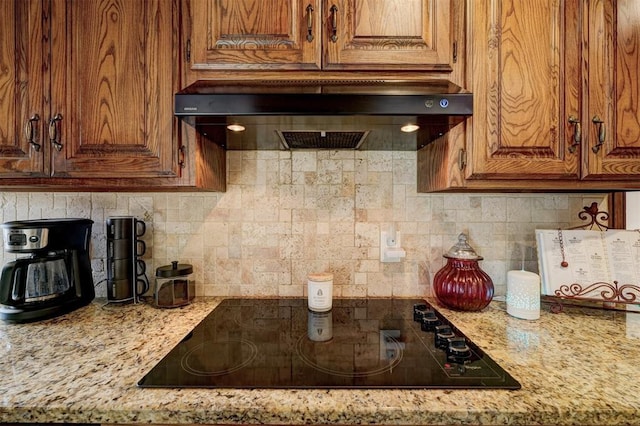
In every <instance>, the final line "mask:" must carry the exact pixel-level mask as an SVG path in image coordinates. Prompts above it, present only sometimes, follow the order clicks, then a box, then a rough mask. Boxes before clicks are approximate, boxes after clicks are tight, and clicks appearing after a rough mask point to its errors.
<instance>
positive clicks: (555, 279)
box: [536, 229, 640, 303]
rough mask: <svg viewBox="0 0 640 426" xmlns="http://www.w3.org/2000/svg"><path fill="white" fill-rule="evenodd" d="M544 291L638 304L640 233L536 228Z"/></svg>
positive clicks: (549, 293)
mask: <svg viewBox="0 0 640 426" xmlns="http://www.w3.org/2000/svg"><path fill="white" fill-rule="evenodd" d="M536 243H537V249H538V267H539V272H540V278H541V285H542V288H541V293H542V294H543V295H549V296H559V297H576V298H581V299H595V300H611V301H620V302H627V303H629V302H634V301H635V303H638V302H637V301H636V300H637V299H639V298H640V287H639V286H640V231H638V230H633V231H629V230H619V229H609V230H606V231H594V230H584V229H571V230H560V229H538V230H536Z"/></svg>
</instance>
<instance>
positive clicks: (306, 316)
mask: <svg viewBox="0 0 640 426" xmlns="http://www.w3.org/2000/svg"><path fill="white" fill-rule="evenodd" d="M138 385H139V386H140V387H171V388H183V387H185V388H186V387H192V388H194V387H195V388H414V389H429V388H438V389H519V388H520V384H519V383H518V382H517V381H516V380H515V379H514V378H513V377H511V376H510V375H509V374H508V373H507V372H506V371H504V370H503V369H502V368H501V367H500V366H498V365H497V364H496V363H495V362H494V361H493V360H492V359H491V358H490V357H489V356H488V355H487V354H485V353H484V352H483V351H482V350H481V349H479V348H478V347H477V346H476V345H475V344H474V343H473V342H471V341H470V340H469V339H468V338H467V337H466V336H464V335H463V334H462V333H461V332H460V331H459V330H458V329H456V328H455V327H454V326H453V325H451V324H449V322H448V321H447V320H446V319H445V318H444V317H443V316H442V315H441V314H440V313H439V312H438V311H437V310H435V309H434V308H433V307H432V306H431V305H429V304H428V303H427V302H425V301H424V300H419V299H417V300H416V299H334V301H333V309H332V310H331V311H329V312H323V313H316V312H312V311H309V310H308V309H307V299H306V298H300V299H293V298H291V299H226V300H224V301H223V302H222V303H221V304H220V305H219V306H218V307H216V308H215V309H214V310H213V311H212V312H211V313H210V314H209V315H208V316H207V317H206V318H205V319H203V320H202V322H200V324H198V325H197V326H196V327H195V328H194V329H193V331H192V332H191V333H189V334H188V335H187V336H186V337H185V338H184V339H183V340H182V341H181V342H180V343H179V344H178V345H177V346H176V347H175V348H173V349H172V350H171V352H169V354H167V356H165V357H164V358H163V359H162V360H161V361H160V362H159V363H158V364H157V365H156V366H155V367H154V368H153V369H151V371H150V372H149V373H148V374H147V375H145V376H144V377H143V378H142V380H140V382H139V383H138Z"/></svg>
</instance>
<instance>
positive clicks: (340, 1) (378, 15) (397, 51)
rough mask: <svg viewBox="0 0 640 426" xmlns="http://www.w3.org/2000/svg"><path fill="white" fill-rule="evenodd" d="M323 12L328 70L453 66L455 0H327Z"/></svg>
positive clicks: (445, 69)
mask: <svg viewBox="0 0 640 426" xmlns="http://www.w3.org/2000/svg"><path fill="white" fill-rule="evenodd" d="M323 13H324V25H323V30H324V31H325V36H324V37H323V43H324V45H325V46H324V49H325V52H326V56H325V62H324V64H323V67H324V68H327V69H423V70H438V71H451V69H452V66H451V61H452V54H451V52H452V50H451V49H452V44H453V40H452V39H451V13H452V8H451V3H450V0H325V1H324V12H323ZM334 14H335V17H334ZM334 25H335V28H336V30H335V31H334V29H333V27H334ZM334 33H335V34H334ZM334 35H335V37H334Z"/></svg>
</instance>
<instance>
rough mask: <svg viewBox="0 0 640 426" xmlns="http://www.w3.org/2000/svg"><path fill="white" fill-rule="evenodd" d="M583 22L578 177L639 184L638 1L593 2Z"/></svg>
mask: <svg viewBox="0 0 640 426" xmlns="http://www.w3.org/2000/svg"><path fill="white" fill-rule="evenodd" d="M587 13H588V15H587V19H586V20H585V22H586V23H585V25H586V27H585V29H584V31H585V38H586V41H587V42H586V44H585V45H586V46H588V49H587V50H586V52H585V54H584V56H585V73H586V74H587V75H586V78H585V81H586V83H587V84H586V86H585V94H584V96H585V98H586V99H588V101H587V103H586V105H585V109H584V113H583V115H582V122H583V127H584V128H585V131H584V138H585V140H584V152H583V161H584V167H583V174H582V176H583V178H584V179H587V180H601V179H616V180H631V179H634V180H638V179H640V78H639V73H640V25H638V22H640V2H638V1H637V0H618V1H616V2H610V1H603V0H594V1H590V2H589V9H588V12H587Z"/></svg>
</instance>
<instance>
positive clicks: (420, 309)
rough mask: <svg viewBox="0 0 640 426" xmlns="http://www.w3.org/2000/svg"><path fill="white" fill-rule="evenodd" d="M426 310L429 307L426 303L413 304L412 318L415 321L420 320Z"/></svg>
mask: <svg viewBox="0 0 640 426" xmlns="http://www.w3.org/2000/svg"><path fill="white" fill-rule="evenodd" d="M428 310H429V308H428V307H427V305H413V320H414V321H415V322H422V318H423V317H424V313H425V312H427V311H428Z"/></svg>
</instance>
